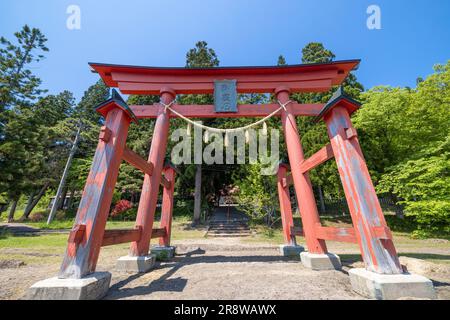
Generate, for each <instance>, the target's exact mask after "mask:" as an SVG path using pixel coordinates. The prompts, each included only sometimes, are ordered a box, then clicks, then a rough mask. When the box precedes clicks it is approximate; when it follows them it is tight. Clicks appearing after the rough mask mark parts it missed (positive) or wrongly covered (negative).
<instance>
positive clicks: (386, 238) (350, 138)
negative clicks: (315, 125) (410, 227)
mask: <svg viewBox="0 0 450 320" xmlns="http://www.w3.org/2000/svg"><path fill="white" fill-rule="evenodd" d="M324 120H325V123H326V125H327V128H328V135H329V137H330V140H331V145H332V147H333V152H334V156H335V159H336V163H337V166H338V169H339V175H340V176H341V181H342V184H343V187H344V192H345V196H346V199H347V203H348V206H349V209H350V214H351V217H352V221H353V226H354V228H355V230H356V238H357V240H358V244H359V247H360V250H361V253H362V257H363V260H364V263H365V265H366V269H367V270H369V271H374V272H377V273H382V274H396V273H402V272H403V270H402V268H401V265H400V262H399V260H398V257H397V252H396V250H395V247H394V244H393V242H392V237H391V235H390V232H388V231H387V230H389V229H388V227H387V224H386V221H385V218H384V215H383V212H382V210H381V206H380V203H379V201H378V197H377V195H376V193H375V189H374V187H373V184H372V180H371V178H370V175H369V170H368V169H367V166H366V162H365V160H364V156H363V154H362V151H361V148H360V145H359V141H358V138H357V134H356V130H355V129H354V127H353V126H352V123H351V120H350V115H349V112H348V110H347V109H346V108H345V107H343V106H340V105H339V104H338V105H336V106H335V107H334V108H333V109H331V111H329V112H328V113H327V114H326V115H325V118H324ZM349 133H350V134H349ZM380 233H381V236H382V238H380Z"/></svg>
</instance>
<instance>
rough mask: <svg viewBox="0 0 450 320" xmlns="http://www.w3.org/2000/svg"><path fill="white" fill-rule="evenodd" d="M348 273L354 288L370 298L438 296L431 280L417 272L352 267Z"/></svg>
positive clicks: (389, 298) (431, 297)
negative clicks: (393, 272) (383, 271)
mask: <svg viewBox="0 0 450 320" xmlns="http://www.w3.org/2000/svg"><path fill="white" fill-rule="evenodd" d="M348 274H349V276H350V282H351V284H352V287H353V290H354V291H356V292H357V293H359V294H360V295H363V296H366V297H368V298H372V299H378V300H394V299H399V298H420V299H435V298H436V293H435V291H434V287H433V283H432V282H431V280H429V279H427V278H425V277H422V276H419V275H416V274H409V273H404V274H379V273H375V272H371V271H367V270H366V269H363V268H355V269H351V270H350V271H349V272H348Z"/></svg>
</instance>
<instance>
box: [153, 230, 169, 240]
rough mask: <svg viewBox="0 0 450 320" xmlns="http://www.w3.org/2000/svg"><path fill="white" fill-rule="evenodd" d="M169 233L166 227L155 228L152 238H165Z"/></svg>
mask: <svg viewBox="0 0 450 320" xmlns="http://www.w3.org/2000/svg"><path fill="white" fill-rule="evenodd" d="M166 234H167V230H166V228H160V229H153V230H152V239H155V238H163V237H165V236H166Z"/></svg>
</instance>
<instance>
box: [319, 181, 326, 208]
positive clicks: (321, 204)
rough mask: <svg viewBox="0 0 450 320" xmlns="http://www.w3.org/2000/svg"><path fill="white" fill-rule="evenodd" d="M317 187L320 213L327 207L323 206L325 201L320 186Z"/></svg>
mask: <svg viewBox="0 0 450 320" xmlns="http://www.w3.org/2000/svg"><path fill="white" fill-rule="evenodd" d="M318 189H319V200H320V211H321V212H322V213H325V212H326V210H327V208H326V207H325V201H324V200H323V192H322V186H319V187H318Z"/></svg>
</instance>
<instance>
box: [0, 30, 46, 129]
mask: <svg viewBox="0 0 450 320" xmlns="http://www.w3.org/2000/svg"><path fill="white" fill-rule="evenodd" d="M14 36H15V37H16V43H13V42H11V41H9V40H7V39H6V38H4V37H0V45H1V47H0V85H1V86H0V114H1V113H2V112H3V111H4V110H5V109H6V108H11V107H14V106H15V105H21V104H24V103H27V102H29V101H30V100H34V99H35V98H36V97H38V96H39V95H40V94H41V93H42V92H43V90H41V89H39V86H40V84H41V80H40V79H39V78H38V77H36V76H35V75H34V74H33V73H32V72H31V70H30V69H29V66H30V64H32V63H36V62H39V61H40V60H41V59H43V58H44V56H43V54H42V53H43V52H46V51H48V48H47V47H46V46H45V43H46V42H47V38H46V37H45V36H44V35H43V34H42V33H41V31H40V30H39V29H36V28H30V27H29V26H28V25H25V26H24V27H23V28H22V30H21V31H19V32H16V33H15V34H14ZM0 121H4V119H3V120H2V119H0Z"/></svg>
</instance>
